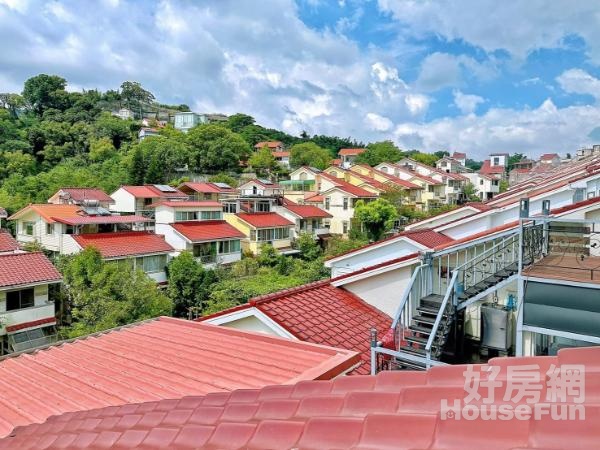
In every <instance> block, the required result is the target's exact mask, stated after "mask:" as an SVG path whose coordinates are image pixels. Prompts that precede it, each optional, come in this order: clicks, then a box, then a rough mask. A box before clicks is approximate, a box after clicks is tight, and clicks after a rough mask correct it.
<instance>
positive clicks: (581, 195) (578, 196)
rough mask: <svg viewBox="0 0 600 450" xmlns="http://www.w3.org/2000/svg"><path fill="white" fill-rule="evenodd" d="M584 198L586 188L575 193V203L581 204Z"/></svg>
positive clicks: (578, 189) (576, 190)
mask: <svg viewBox="0 0 600 450" xmlns="http://www.w3.org/2000/svg"><path fill="white" fill-rule="evenodd" d="M584 198H585V189H584V188H577V189H575V193H574V194H573V203H577V202H580V201H582V200H583V199H584Z"/></svg>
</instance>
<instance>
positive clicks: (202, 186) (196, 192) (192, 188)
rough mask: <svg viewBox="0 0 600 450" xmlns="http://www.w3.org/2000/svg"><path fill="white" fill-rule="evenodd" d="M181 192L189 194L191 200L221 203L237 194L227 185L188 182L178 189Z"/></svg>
mask: <svg viewBox="0 0 600 450" xmlns="http://www.w3.org/2000/svg"><path fill="white" fill-rule="evenodd" d="M177 189H179V190H180V191H181V192H183V193H184V194H187V195H188V196H189V198H190V200H214V201H219V200H221V199H222V198H223V197H227V196H230V195H233V194H235V193H236V190H235V189H234V188H232V187H231V186H229V185H228V184H227V183H213V182H204V181H203V182H197V181H186V182H185V183H182V184H181V185H179V186H178V187H177Z"/></svg>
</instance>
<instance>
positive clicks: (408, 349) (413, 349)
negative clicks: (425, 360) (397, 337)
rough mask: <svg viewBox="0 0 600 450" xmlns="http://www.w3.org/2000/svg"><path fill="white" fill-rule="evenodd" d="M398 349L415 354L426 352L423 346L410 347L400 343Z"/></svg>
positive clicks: (424, 353)
mask: <svg viewBox="0 0 600 450" xmlns="http://www.w3.org/2000/svg"><path fill="white" fill-rule="evenodd" d="M399 350H400V351H401V352H406V353H410V354H412V355H417V356H425V355H426V354H427V352H426V351H425V349H424V348H417V347H411V346H409V345H402V346H400V349H399Z"/></svg>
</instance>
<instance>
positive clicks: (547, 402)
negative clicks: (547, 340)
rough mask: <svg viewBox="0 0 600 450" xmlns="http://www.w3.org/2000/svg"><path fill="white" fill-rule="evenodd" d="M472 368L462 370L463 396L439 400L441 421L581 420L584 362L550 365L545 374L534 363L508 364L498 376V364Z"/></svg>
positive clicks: (583, 412)
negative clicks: (504, 373) (463, 381)
mask: <svg viewBox="0 0 600 450" xmlns="http://www.w3.org/2000/svg"><path fill="white" fill-rule="evenodd" d="M474 367H475V366H473V365H468V366H467V369H466V370H465V371H464V372H463V375H464V377H465V383H464V390H465V393H466V395H465V397H464V398H463V399H462V400H460V399H454V400H452V402H449V401H448V399H442V405H441V418H442V420H513V419H516V420H530V419H531V418H533V419H535V420H540V419H542V418H543V417H544V416H549V417H550V418H552V419H553V420H585V407H584V405H583V403H584V402H585V366H584V365H574V364H569V365H567V364H565V365H562V366H555V365H554V364H552V365H551V366H550V369H549V370H548V371H547V372H546V373H545V374H542V372H541V371H540V367H539V365H537V364H531V365H525V366H508V367H507V368H506V378H504V377H503V378H502V379H498V375H499V374H500V370H501V368H500V366H484V367H485V368H484V369H483V370H481V369H480V370H479V371H476V370H474ZM477 367H481V366H477ZM544 375H545V376H544Z"/></svg>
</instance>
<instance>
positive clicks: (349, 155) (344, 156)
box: [338, 148, 366, 169]
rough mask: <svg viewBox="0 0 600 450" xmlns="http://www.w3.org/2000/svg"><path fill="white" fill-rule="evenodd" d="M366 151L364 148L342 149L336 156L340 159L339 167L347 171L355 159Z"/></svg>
mask: <svg viewBox="0 0 600 450" xmlns="http://www.w3.org/2000/svg"><path fill="white" fill-rule="evenodd" d="M365 151H366V149H364V148H342V149H340V151H339V152H338V156H339V157H340V160H341V161H340V165H341V166H342V167H343V168H344V169H348V168H349V167H350V166H352V165H353V164H354V161H355V160H356V157H357V156H358V155H360V154H361V153H364V152H365Z"/></svg>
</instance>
